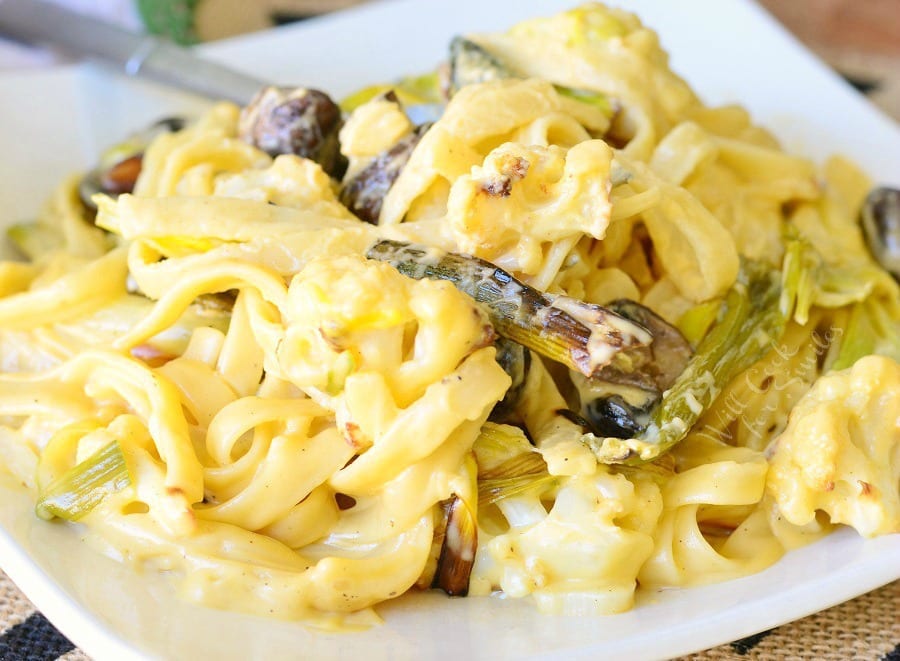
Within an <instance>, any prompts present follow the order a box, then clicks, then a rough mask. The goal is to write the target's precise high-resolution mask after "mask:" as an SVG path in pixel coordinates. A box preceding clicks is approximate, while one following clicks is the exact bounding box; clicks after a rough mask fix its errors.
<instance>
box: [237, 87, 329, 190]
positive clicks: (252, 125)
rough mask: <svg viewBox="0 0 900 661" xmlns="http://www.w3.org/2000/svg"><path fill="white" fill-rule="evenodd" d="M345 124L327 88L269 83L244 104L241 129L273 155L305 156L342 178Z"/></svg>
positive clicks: (244, 138) (243, 133)
mask: <svg viewBox="0 0 900 661" xmlns="http://www.w3.org/2000/svg"><path fill="white" fill-rule="evenodd" d="M341 126H343V117H342V116H341V109H340V108H339V107H338V105H337V104H336V103H335V102H334V101H333V100H332V99H331V97H329V96H328V95H327V94H325V93H324V92H320V91H319V90H315V89H309V88H305V87H266V88H264V89H262V90H260V92H259V94H257V95H256V97H255V98H254V99H253V101H251V102H250V104H249V105H248V106H247V107H246V108H244V110H243V112H242V113H241V120H240V125H239V129H238V132H239V134H240V136H241V138H242V139H243V140H246V141H247V142H249V143H250V144H252V145H253V146H255V147H257V148H259V149H261V150H262V151H264V152H266V153H267V154H269V155H270V156H278V155H280V154H295V155H297V156H302V157H303V158H308V159H311V160H313V161H316V162H317V163H318V164H319V165H321V166H322V169H323V170H325V172H327V173H328V174H329V175H331V176H332V177H334V178H335V179H340V177H341V176H342V175H343V173H344V170H345V169H346V167H347V162H346V160H345V159H344V157H343V156H342V155H341V150H340V144H339V142H338V133H339V131H340V130H341Z"/></svg>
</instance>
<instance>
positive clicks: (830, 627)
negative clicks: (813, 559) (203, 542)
mask: <svg viewBox="0 0 900 661" xmlns="http://www.w3.org/2000/svg"><path fill="white" fill-rule="evenodd" d="M16 625H18V626H16ZM26 627H28V630H27V631H25V632H24V633H23V632H22V630H23V629H24V628H26ZM0 632H2V633H0V661H20V660H22V661H25V660H29V661H30V660H33V661H52V660H53V659H57V658H59V659H65V660H66V661H76V660H78V661H83V660H87V659H88V658H89V657H88V656H87V655H85V654H84V653H83V652H81V651H80V650H77V649H74V648H72V646H71V643H68V642H67V641H65V639H64V638H62V637H61V636H60V635H59V633H58V632H56V630H55V629H53V627H52V625H50V624H49V623H48V622H47V621H46V620H45V619H43V617H42V616H40V615H38V614H37V613H36V612H35V610H34V606H32V605H31V602H29V601H28V600H27V599H26V598H25V597H24V596H23V595H22V593H21V592H19V590H18V589H16V587H15V585H14V584H13V583H12V581H10V580H9V579H8V578H7V577H6V575H5V574H2V573H0ZM11 632H12V633H11ZM16 632H18V635H13V633H16ZM683 659H696V660H707V659H709V660H712V659H715V660H721V659H758V660H761V661H769V660H775V659H817V660H818V659H823V660H834V661H839V660H840V661H843V660H844V659H861V660H863V661H900V581H896V582H894V583H891V584H890V585H887V586H885V587H883V588H881V589H879V590H875V591H874V592H870V593H869V594H866V595H863V596H862V597H859V598H857V599H854V600H853V601H849V602H847V603H845V604H841V605H840V606H835V607H834V608H830V609H828V610H826V611H823V612H821V613H818V614H816V615H812V616H810V617H807V618H805V619H802V620H799V621H797V622H793V623H791V624H787V625H784V626H782V627H778V628H777V629H773V630H772V631H771V632H765V633H762V634H759V635H757V636H752V637H750V638H745V639H743V640H741V641H736V642H735V643H732V644H730V645H722V646H721V647H716V648H713V649H711V650H707V651H705V652H702V653H700V654H693V655H691V656H688V657H683Z"/></svg>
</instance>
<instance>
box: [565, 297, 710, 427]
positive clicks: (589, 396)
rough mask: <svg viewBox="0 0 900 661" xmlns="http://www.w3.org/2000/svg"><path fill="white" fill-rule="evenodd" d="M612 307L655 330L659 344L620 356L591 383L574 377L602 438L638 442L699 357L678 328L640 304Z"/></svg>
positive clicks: (586, 412) (623, 301)
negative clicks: (662, 402) (693, 358)
mask: <svg viewBox="0 0 900 661" xmlns="http://www.w3.org/2000/svg"><path fill="white" fill-rule="evenodd" d="M608 307H609V308H610V309H611V310H613V311H614V312H616V313H617V314H619V315H621V316H622V317H625V318H626V319H629V320H630V321H633V322H635V323H638V324H640V325H641V326H643V327H644V328H646V329H647V330H649V331H650V334H651V335H652V336H653V341H652V342H651V343H650V344H649V345H647V346H636V347H632V348H629V349H628V350H626V351H623V352H621V353H619V354H617V355H616V356H615V357H614V358H613V360H612V362H610V363H609V364H608V365H606V366H604V367H603V369H601V370H600V372H599V373H597V374H595V375H594V376H592V377H591V378H589V379H580V378H579V377H577V376H575V377H573V378H574V379H575V382H576V386H577V387H578V389H579V391H580V393H581V396H582V413H583V415H584V417H585V418H586V419H587V420H588V422H590V424H591V425H592V426H593V427H594V428H595V429H596V431H597V433H598V435H600V436H607V437H610V438H633V437H634V436H635V435H637V434H639V433H640V432H642V431H643V430H644V429H645V428H646V426H647V423H648V422H649V420H650V418H649V414H650V410H651V409H652V408H653V406H654V404H656V403H657V402H658V401H659V399H660V398H661V397H662V393H663V392H665V391H666V390H667V389H668V388H669V387H670V386H671V385H672V384H673V383H675V379H677V378H678V375H679V374H681V373H682V372H683V371H684V369H685V367H686V366H687V363H688V361H689V360H690V358H691V355H692V353H693V352H692V350H691V345H690V344H689V343H688V341H687V340H686V339H685V338H684V336H683V335H682V334H681V333H680V332H679V331H678V329H677V328H675V327H674V326H672V325H671V324H669V323H668V322H666V321H665V320H664V319H663V318H662V317H660V316H659V315H657V314H656V313H655V312H653V311H652V310H650V309H649V308H647V307H645V306H643V305H641V304H640V303H636V302H634V301H631V300H627V299H620V300H616V301H613V302H612V303H609V304H608Z"/></svg>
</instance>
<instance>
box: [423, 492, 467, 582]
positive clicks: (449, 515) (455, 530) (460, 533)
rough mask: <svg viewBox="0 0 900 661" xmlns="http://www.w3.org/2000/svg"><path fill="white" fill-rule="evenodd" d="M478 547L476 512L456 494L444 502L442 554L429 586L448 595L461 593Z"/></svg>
mask: <svg viewBox="0 0 900 661" xmlns="http://www.w3.org/2000/svg"><path fill="white" fill-rule="evenodd" d="M477 550H478V524H477V523H476V522H475V514H474V513H473V512H472V510H470V509H469V506H468V505H466V502H465V501H464V500H463V499H462V498H459V497H458V496H453V497H452V498H451V499H450V501H449V503H448V504H446V528H445V530H444V542H443V545H442V546H441V555H440V558H439V559H438V564H437V570H436V571H435V574H434V579H433V581H432V584H431V586H432V587H435V588H440V589H441V590H443V591H444V592H446V593H447V594H449V595H450V596H451V597H464V596H466V595H467V594H468V592H469V576H470V575H471V574H472V567H473V566H474V565H475V551H477Z"/></svg>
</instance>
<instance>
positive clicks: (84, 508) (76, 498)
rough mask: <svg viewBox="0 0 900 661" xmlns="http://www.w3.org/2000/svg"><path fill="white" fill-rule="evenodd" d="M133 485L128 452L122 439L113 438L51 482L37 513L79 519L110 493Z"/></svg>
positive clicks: (68, 519) (37, 507)
mask: <svg viewBox="0 0 900 661" xmlns="http://www.w3.org/2000/svg"><path fill="white" fill-rule="evenodd" d="M129 484H131V475H130V473H129V472H128V464H127V463H126V461H125V455H124V454H123V453H122V448H121V447H120V446H119V443H118V441H113V442H112V443H109V444H108V445H106V446H104V447H102V448H101V449H99V450H97V452H95V453H94V454H92V455H91V456H90V457H88V458H87V459H85V460H84V461H82V462H80V463H79V464H77V465H76V466H74V467H72V468H71V469H70V470H68V471H67V472H65V473H63V474H62V475H61V476H59V477H58V478H57V479H55V480H53V481H52V482H51V483H50V484H49V485H47V488H46V489H43V490H42V493H41V494H40V497H39V498H38V502H37V505H36V506H35V513H36V514H37V515H38V516H39V517H41V518H42V519H47V520H49V519H52V518H53V517H59V518H61V519H65V520H66V521H78V520H79V519H81V518H82V517H84V516H86V515H87V514H88V513H89V512H90V511H91V510H93V509H94V508H95V507H96V506H97V505H99V504H100V502H101V501H102V500H103V499H104V498H106V497H107V496H108V495H110V494H112V493H115V492H117V491H121V490H122V489H124V488H125V487H127V486H128V485H129Z"/></svg>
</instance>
